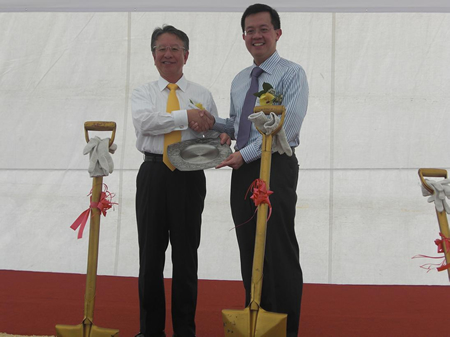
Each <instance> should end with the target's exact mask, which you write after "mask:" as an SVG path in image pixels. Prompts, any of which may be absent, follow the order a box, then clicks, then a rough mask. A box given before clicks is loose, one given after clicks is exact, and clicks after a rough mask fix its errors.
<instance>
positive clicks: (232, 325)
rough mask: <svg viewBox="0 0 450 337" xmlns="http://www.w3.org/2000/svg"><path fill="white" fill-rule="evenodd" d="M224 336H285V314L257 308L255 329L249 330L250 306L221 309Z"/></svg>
mask: <svg viewBox="0 0 450 337" xmlns="http://www.w3.org/2000/svg"><path fill="white" fill-rule="evenodd" d="M222 319H223V331H224V334H225V337H286V328H287V315H286V314H280V313H276V312H269V311H265V310H264V309H261V308H260V309H259V310H258V313H257V319H256V328H255V331H254V332H253V331H251V330H252V329H251V313H250V308H248V307H247V308H245V309H244V310H228V309H225V310H222Z"/></svg>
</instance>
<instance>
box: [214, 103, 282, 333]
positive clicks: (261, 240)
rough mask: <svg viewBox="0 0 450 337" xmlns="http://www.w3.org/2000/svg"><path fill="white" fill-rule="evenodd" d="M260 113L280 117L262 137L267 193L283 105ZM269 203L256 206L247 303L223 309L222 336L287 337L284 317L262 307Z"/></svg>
mask: <svg viewBox="0 0 450 337" xmlns="http://www.w3.org/2000/svg"><path fill="white" fill-rule="evenodd" d="M260 111H263V112H264V113H265V114H266V115H268V114H270V113H271V112H275V113H276V114H277V115H280V114H281V119H280V124H279V125H278V127H277V128H276V129H275V130H274V131H273V132H272V133H271V134H268V135H266V134H265V133H263V132H261V130H259V129H258V131H259V132H260V133H261V134H262V145H261V169H260V179H261V180H263V181H264V182H265V183H266V186H267V190H269V179H270V165H271V160H272V136H273V135H275V134H276V133H277V132H278V131H279V130H280V129H281V127H282V126H283V122H284V115H285V108H284V106H282V105H270V106H257V107H255V108H254V112H260ZM267 212H268V204H266V203H261V204H259V205H258V213H257V220H256V237H255V251H254V256H253V271H252V285H251V287H252V288H251V298H250V304H249V305H248V307H247V308H245V309H244V310H231V309H226V310H222V319H223V327H224V333H225V336H229V337H283V336H286V322H287V315H286V314H281V313H274V312H268V311H265V310H264V309H262V308H261V304H260V303H261V291H262V281H263V268H264V255H265V246H266V230H267Z"/></svg>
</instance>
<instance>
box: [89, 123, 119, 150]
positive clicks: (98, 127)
mask: <svg viewBox="0 0 450 337" xmlns="http://www.w3.org/2000/svg"><path fill="white" fill-rule="evenodd" d="M88 131H112V135H111V139H110V140H109V146H111V145H112V144H113V143H114V138H115V136H116V122H98V121H97V122H85V123H84V137H85V138H86V142H87V143H89V132H88Z"/></svg>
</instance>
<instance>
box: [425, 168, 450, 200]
mask: <svg viewBox="0 0 450 337" xmlns="http://www.w3.org/2000/svg"><path fill="white" fill-rule="evenodd" d="M418 173H419V177H420V181H421V182H422V185H423V187H425V189H426V190H427V191H428V192H430V193H431V194H434V190H433V189H432V188H431V187H430V185H428V184H427V182H426V181H425V179H424V177H434V178H439V177H442V178H447V171H446V170H442V169H433V168H422V169H419V172H418Z"/></svg>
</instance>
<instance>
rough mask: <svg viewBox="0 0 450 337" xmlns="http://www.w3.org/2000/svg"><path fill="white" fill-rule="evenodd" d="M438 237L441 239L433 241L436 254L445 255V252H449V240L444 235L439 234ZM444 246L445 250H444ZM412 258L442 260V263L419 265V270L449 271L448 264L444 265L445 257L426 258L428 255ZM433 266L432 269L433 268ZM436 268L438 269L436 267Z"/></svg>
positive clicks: (449, 264) (449, 266) (449, 265)
mask: <svg viewBox="0 0 450 337" xmlns="http://www.w3.org/2000/svg"><path fill="white" fill-rule="evenodd" d="M439 235H440V237H441V238H442V239H436V240H434V243H435V244H436V246H437V251H438V253H445V251H447V252H449V251H450V238H448V237H446V236H445V235H444V234H442V233H439ZM444 245H445V250H444ZM414 258H427V259H443V261H442V263H439V264H437V263H427V264H424V265H421V266H420V268H423V269H426V270H427V272H429V271H431V270H432V269H437V271H443V270H447V269H450V263H448V264H446V263H445V262H446V260H445V256H428V255H416V256H413V259H414ZM433 266H434V267H433ZM436 266H438V267H436Z"/></svg>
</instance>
